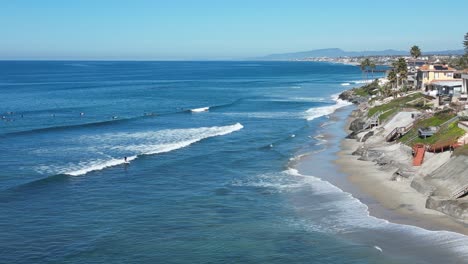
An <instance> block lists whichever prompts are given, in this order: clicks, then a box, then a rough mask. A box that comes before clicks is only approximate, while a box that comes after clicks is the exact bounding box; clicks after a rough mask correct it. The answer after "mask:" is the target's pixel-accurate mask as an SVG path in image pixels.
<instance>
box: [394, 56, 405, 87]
mask: <svg viewBox="0 0 468 264" xmlns="http://www.w3.org/2000/svg"><path fill="white" fill-rule="evenodd" d="M392 66H393V71H394V74H395V77H398V78H396V79H397V84H396V85H397V88H398V86H399V84H400V82H401V83H403V81H404V80H406V79H407V78H408V64H406V60H405V59H404V58H399V59H398V60H397V61H395V62H393V64H392Z"/></svg>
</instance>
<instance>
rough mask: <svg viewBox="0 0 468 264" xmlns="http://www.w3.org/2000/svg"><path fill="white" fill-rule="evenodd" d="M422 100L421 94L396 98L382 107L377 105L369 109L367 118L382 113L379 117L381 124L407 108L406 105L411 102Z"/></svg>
mask: <svg viewBox="0 0 468 264" xmlns="http://www.w3.org/2000/svg"><path fill="white" fill-rule="evenodd" d="M418 98H422V94H421V93H417V94H413V95H410V96H406V97H402V98H397V99H394V100H392V101H391V102H389V103H388V104H384V105H379V106H376V107H373V108H371V109H369V113H368V116H372V115H373V114H375V113H377V112H379V111H382V112H385V113H384V114H383V115H381V116H380V121H381V122H383V121H385V120H387V119H388V118H389V117H390V116H392V115H393V114H395V113H396V112H398V110H399V109H400V108H402V107H408V105H406V104H407V103H408V102H411V101H413V100H415V99H418Z"/></svg>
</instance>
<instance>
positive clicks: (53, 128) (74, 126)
mask: <svg viewBox="0 0 468 264" xmlns="http://www.w3.org/2000/svg"><path fill="white" fill-rule="evenodd" d="M242 100H244V98H240V99H237V100H235V101H233V102H230V103H227V104H221V105H214V106H211V107H203V108H194V109H190V110H180V111H175V112H164V113H154V112H148V113H144V114H143V115H139V116H133V117H127V118H116V119H111V120H104V121H97V122H90V123H81V124H72V125H63V126H51V127H44V128H35V129H30V130H24V131H17V132H10V133H5V134H0V137H2V136H16V135H29V134H35V133H44V132H51V131H63V130H68V129H77V128H86V127H99V126H107V125H114V124H119V123H125V122H130V121H135V120H140V119H146V118H155V117H158V116H170V115H177V114H184V113H192V112H203V111H208V110H210V109H213V110H214V109H221V108H225V107H230V106H233V105H235V104H237V103H239V102H241V101H242ZM202 110H203V111H202ZM30 112H31V113H32V111H30Z"/></svg>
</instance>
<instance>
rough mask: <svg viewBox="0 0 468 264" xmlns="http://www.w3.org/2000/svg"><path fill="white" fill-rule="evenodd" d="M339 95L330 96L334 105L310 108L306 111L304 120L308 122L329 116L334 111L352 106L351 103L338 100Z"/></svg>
mask: <svg viewBox="0 0 468 264" xmlns="http://www.w3.org/2000/svg"><path fill="white" fill-rule="evenodd" d="M338 96H339V94H334V95H332V99H333V100H334V101H335V102H336V103H335V104H334V105H330V106H321V107H314V108H310V109H309V110H307V111H306V119H307V120H308V121H311V120H314V119H317V118H319V117H322V116H327V115H330V114H333V113H334V112H335V111H336V110H338V109H340V108H342V107H345V106H348V105H352V103H350V102H348V101H344V100H341V99H339V98H338Z"/></svg>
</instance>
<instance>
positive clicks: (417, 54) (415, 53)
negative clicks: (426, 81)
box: [410, 45, 421, 67]
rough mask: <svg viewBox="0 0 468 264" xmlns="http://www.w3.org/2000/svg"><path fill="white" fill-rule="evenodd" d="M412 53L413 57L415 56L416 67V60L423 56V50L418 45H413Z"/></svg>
mask: <svg viewBox="0 0 468 264" xmlns="http://www.w3.org/2000/svg"><path fill="white" fill-rule="evenodd" d="M410 53H411V57H413V58H414V66H415V67H416V60H417V59H418V58H419V57H421V50H420V49H419V47H418V46H416V45H415V46H413V47H411V50H410Z"/></svg>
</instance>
